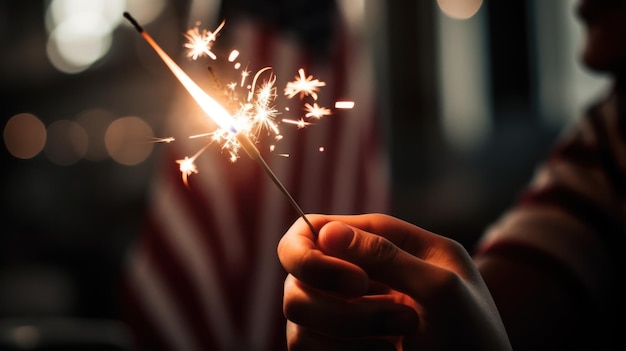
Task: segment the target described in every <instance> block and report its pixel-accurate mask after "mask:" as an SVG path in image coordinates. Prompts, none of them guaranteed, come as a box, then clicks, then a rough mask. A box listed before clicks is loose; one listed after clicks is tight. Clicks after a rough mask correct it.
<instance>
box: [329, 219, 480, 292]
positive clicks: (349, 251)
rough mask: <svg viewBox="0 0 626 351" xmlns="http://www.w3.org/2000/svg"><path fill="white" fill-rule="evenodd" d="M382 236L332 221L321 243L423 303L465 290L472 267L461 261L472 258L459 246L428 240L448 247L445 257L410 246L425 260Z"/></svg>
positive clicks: (331, 253)
mask: <svg viewBox="0 0 626 351" xmlns="http://www.w3.org/2000/svg"><path fill="white" fill-rule="evenodd" d="M415 228H416V227H415ZM414 230H415V229H414ZM387 233H388V232H385V234H387ZM377 234H378V233H377ZM382 235H384V234H381V235H375V234H371V233H368V232H366V231H363V230H361V229H359V228H356V227H352V226H348V225H346V224H344V223H342V222H331V223H328V224H326V225H325V226H324V227H323V228H322V230H321V231H320V234H319V238H318V241H319V247H320V248H321V249H322V250H323V251H324V252H327V253H328V254H329V255H332V256H334V257H337V258H340V259H342V260H346V261H347V262H350V263H353V264H355V265H356V266H358V267H361V268H362V269H363V270H364V272H366V273H367V275H368V276H369V278H370V279H373V280H377V281H379V282H381V283H384V284H386V285H388V286H390V287H391V288H393V289H396V290H398V291H401V292H403V293H406V294H407V295H410V296H412V297H414V298H415V299H417V300H419V301H420V302H421V303H428V302H429V301H440V300H441V299H440V296H439V295H440V294H443V293H455V292H457V291H459V289H461V288H462V287H463V282H462V276H463V275H464V274H465V273H466V272H465V269H466V268H467V269H468V271H469V268H468V266H463V265H462V264H458V262H463V261H465V260H466V259H467V258H466V256H467V257H469V256H468V255H467V253H466V252H465V250H464V249H463V248H462V247H461V246H460V245H459V244H457V243H455V242H453V241H451V240H448V239H445V238H442V237H434V239H433V238H428V240H429V241H430V242H431V244H432V245H434V246H433V247H438V248H441V247H443V246H445V255H441V257H437V255H436V254H433V252H431V251H429V250H426V249H423V248H418V246H420V245H419V244H411V245H410V246H411V247H412V248H413V249H414V250H415V249H416V248H417V250H418V251H421V255H422V257H416V256H414V255H413V254H410V253H408V252H407V251H405V250H402V249H400V248H399V247H398V246H396V245H395V244H394V243H393V242H392V241H390V240H388V239H387V238H385V237H383V236H382ZM420 235H421V233H418V234H417V235H416V236H417V237H419V236H420ZM392 239H395V240H397V239H398V236H397V235H396V236H394V235H392ZM400 244H402V243H400ZM434 252H439V251H437V250H435V251H434ZM424 258H426V259H424ZM450 267H452V269H450Z"/></svg>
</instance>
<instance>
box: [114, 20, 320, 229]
mask: <svg viewBox="0 0 626 351" xmlns="http://www.w3.org/2000/svg"><path fill="white" fill-rule="evenodd" d="M124 17H126V19H128V21H129V22H130V23H131V24H132V25H133V26H134V27H135V29H136V30H137V31H138V32H139V34H140V35H141V36H142V37H143V38H144V39H145V40H146V42H148V44H149V45H150V46H151V47H152V48H153V49H154V51H155V52H156V53H157V55H159V57H160V58H161V60H162V61H163V62H164V63H165V64H166V66H167V67H168V68H169V69H170V71H171V72H172V73H173V74H174V76H176V78H177V79H178V80H179V81H180V83H181V84H182V85H183V86H184V87H185V89H187V91H188V92H189V94H190V95H191V96H192V97H193V98H194V100H195V101H196V102H197V103H198V105H199V106H200V107H201V108H202V110H203V111H204V112H205V113H206V114H207V115H208V116H209V117H210V118H211V119H212V120H213V121H215V122H216V123H217V124H218V126H219V127H220V128H221V129H222V130H224V131H226V132H227V133H228V135H229V136H230V137H233V136H234V139H235V140H236V141H237V143H238V146H239V147H241V148H243V149H244V151H245V152H246V154H247V155H248V156H249V157H250V158H251V159H252V160H254V161H255V162H256V163H257V164H258V165H259V166H260V167H261V168H262V169H263V170H264V171H265V173H266V174H267V176H268V177H269V178H270V179H271V180H272V182H273V183H274V184H275V185H276V186H277V187H278V189H279V190H280V191H281V192H282V193H283V194H284V195H285V196H286V197H287V199H288V200H289V203H290V204H291V205H292V206H293V208H294V209H295V210H296V212H297V213H298V214H299V215H300V217H302V219H303V220H304V221H305V222H306V224H307V225H308V226H309V228H310V229H311V232H312V233H313V234H314V235H317V231H316V230H315V227H313V225H312V224H311V222H310V221H309V220H308V218H307V217H306V215H305V214H304V212H303V211H302V209H301V208H300V206H299V205H298V203H297V202H296V201H295V199H294V198H293V196H291V194H290V193H289V191H287V188H285V186H284V185H283V184H282V183H281V182H280V180H279V179H278V177H277V176H276V175H275V174H274V172H273V171H272V170H271V168H270V167H269V166H268V164H267V162H265V160H264V159H263V157H262V156H261V153H260V152H259V150H258V149H257V147H256V146H255V145H254V142H253V141H252V140H251V139H250V137H249V135H248V134H246V132H244V131H240V130H238V128H237V126H236V123H235V119H234V118H233V116H231V115H230V113H229V112H228V111H227V110H226V109H225V108H224V107H223V106H221V105H220V104H219V103H218V102H217V101H216V100H214V99H213V98H212V97H211V96H210V95H209V94H207V93H206V92H205V91H204V90H202V89H201V88H200V87H199V86H198V85H197V84H196V83H195V82H194V81H193V80H192V79H191V78H190V77H189V76H188V75H187V74H186V73H185V71H183V69H182V68H180V66H178V65H177V64H176V62H174V60H172V58H171V57H170V56H169V55H168V54H167V53H166V52H165V51H164V50H163V49H162V48H161V47H160V46H159V45H158V44H157V43H156V41H154V39H152V37H151V36H150V35H149V34H148V33H147V32H146V31H145V30H144V29H143V28H142V27H141V26H140V25H139V23H138V22H137V21H136V20H135V19H134V18H133V17H132V16H131V15H130V14H129V13H128V12H124ZM223 25H224V22H222V24H221V25H220V26H219V27H218V29H217V30H216V31H215V32H204V31H203V32H202V33H200V32H199V31H197V30H196V31H193V32H191V33H190V32H188V39H190V40H193V41H196V40H200V42H201V43H202V44H205V45H204V47H205V48H206V49H205V51H202V52H197V51H196V52H194V53H193V54H192V56H194V55H200V54H202V53H205V54H207V55H208V56H209V57H211V58H214V56H215V55H214V54H213V52H212V51H210V46H211V44H212V42H214V41H215V38H216V34H217V32H218V31H219V30H220V29H221V28H222V27H223ZM194 48H195V47H194ZM262 72H263V70H261V71H259V72H258V73H257V75H256V76H255V81H256V78H258V76H259V75H260V74H261V73H262ZM299 74H300V77H299V78H300V80H298V81H297V84H299V85H298V86H293V87H289V89H290V90H289V93H290V94H291V93H293V95H296V94H298V93H299V94H301V96H303V95H304V94H309V95H311V96H313V97H314V98H315V99H316V100H317V94H316V91H317V90H318V89H319V87H320V86H324V85H325V83H324V82H319V81H318V80H317V79H316V80H312V77H311V76H308V77H305V74H304V70H303V69H300V71H299ZM306 81H308V82H314V84H313V85H303V84H304V82H306ZM242 82H243V74H242ZM268 84H269V85H266V86H265V89H266V91H265V92H264V93H265V94H271V84H273V81H271V82H270V83H268ZM253 89H254V84H253V88H252V89H251V91H253ZM261 89H262V93H263V89H264V88H263V87H262V88H261ZM286 92H287V88H286ZM248 100H250V99H248ZM262 107H267V106H262ZM231 140H232V139H231ZM207 145H208V144H207ZM205 148H206V145H205V147H204V148H203V149H202V150H200V151H198V152H197V153H196V154H195V155H194V156H193V157H191V158H189V157H186V158H185V159H184V160H179V161H177V162H178V163H179V164H180V166H181V172H182V173H183V180H184V181H185V182H186V180H187V176H188V175H190V174H191V173H197V169H196V167H195V165H194V164H193V161H194V160H195V158H196V157H197V156H198V155H199V154H200V153H201V152H202V151H203V150H204V149H205Z"/></svg>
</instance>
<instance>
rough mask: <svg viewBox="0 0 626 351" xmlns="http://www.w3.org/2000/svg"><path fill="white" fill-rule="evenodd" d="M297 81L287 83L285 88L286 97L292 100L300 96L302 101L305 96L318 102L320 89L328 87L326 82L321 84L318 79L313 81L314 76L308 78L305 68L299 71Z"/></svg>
mask: <svg viewBox="0 0 626 351" xmlns="http://www.w3.org/2000/svg"><path fill="white" fill-rule="evenodd" d="M295 78H296V80H294V81H293V82H289V83H287V87H285V95H286V96H287V97H289V98H292V97H294V96H296V95H298V94H300V99H302V98H303V97H304V96H305V95H311V97H312V98H313V100H317V92H318V91H319V90H320V87H323V86H326V82H320V81H319V80H318V79H313V76H308V77H307V76H306V75H305V74H304V68H300V69H299V70H298V75H297V76H296V77H295Z"/></svg>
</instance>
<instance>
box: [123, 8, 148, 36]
mask: <svg viewBox="0 0 626 351" xmlns="http://www.w3.org/2000/svg"><path fill="white" fill-rule="evenodd" d="M124 17H126V19H127V20H128V21H129V22H130V23H131V24H132V25H133V26H134V27H135V29H137V31H138V32H139V33H143V28H142V27H141V26H140V25H139V23H138V22H137V20H136V19H134V18H133V16H131V15H130V13H128V12H124Z"/></svg>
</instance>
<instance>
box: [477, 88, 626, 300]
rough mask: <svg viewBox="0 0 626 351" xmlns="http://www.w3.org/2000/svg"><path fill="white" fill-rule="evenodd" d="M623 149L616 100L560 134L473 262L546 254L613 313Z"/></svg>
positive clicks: (620, 235) (621, 238) (619, 262)
mask: <svg viewBox="0 0 626 351" xmlns="http://www.w3.org/2000/svg"><path fill="white" fill-rule="evenodd" d="M625 146H626V145H625V144H624V137H623V134H622V133H621V126H620V123H619V120H618V118H617V114H616V112H615V108H614V104H612V100H611V99H607V101H604V102H603V103H599V104H597V105H595V106H592V107H591V108H590V109H589V110H588V111H587V114H586V115H585V116H584V118H582V119H581V120H580V121H578V122H577V123H576V124H575V125H574V126H572V127H571V128H568V129H567V130H566V132H565V133H564V134H563V135H562V137H561V138H560V140H559V141H558V142H557V144H556V145H555V147H554V149H553V150H552V153H551V155H550V157H548V159H547V160H546V161H545V162H544V163H543V164H541V165H540V167H539V168H538V169H537V171H536V173H535V175H534V178H533V179H532V181H531V183H530V185H529V186H528V187H527V189H526V190H525V191H524V192H523V193H522V195H521V197H520V200H519V202H518V203H517V204H516V205H515V206H514V207H513V208H512V209H510V210H509V211H508V212H506V213H505V214H504V215H503V216H502V217H501V218H500V220H498V221H497V222H496V223H495V224H494V225H492V226H491V227H490V228H489V229H488V231H487V232H486V234H485V236H484V237H483V238H482V240H481V241H480V242H479V245H478V247H477V251H476V253H475V257H476V258H478V259H480V258H483V257H486V256H489V255H500V256H503V257H506V256H507V255H509V256H512V255H515V256H516V257H517V258H516V259H519V260H522V261H524V260H526V261H530V260H533V259H531V258H530V257H535V258H536V257H542V262H550V263H549V264H550V265H551V266H553V267H555V270H553V272H557V271H558V272H559V273H558V274H560V275H561V276H564V275H567V276H568V277H569V278H571V279H570V281H571V282H573V283H574V286H576V288H578V289H580V292H581V293H582V294H583V295H585V296H587V297H588V298H590V299H591V301H592V304H593V305H594V306H602V307H601V308H610V306H608V305H607V303H608V301H611V296H613V294H614V293H615V286H614V285H615V277H616V276H618V272H619V270H620V269H621V268H620V267H623V266H624V265H623V259H621V258H620V256H621V255H620V254H619V250H620V249H621V248H622V247H623V242H624V230H623V223H622V219H621V218H622V217H621V215H622V213H623V208H624V201H623V199H624V198H623V194H624V190H623V189H624V181H623V179H624V176H625V174H624V170H625V169H626V167H624V164H625V163H626V158H625V155H624V150H626V147H625ZM527 263H528V262H527ZM544 267H545V265H544Z"/></svg>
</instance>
